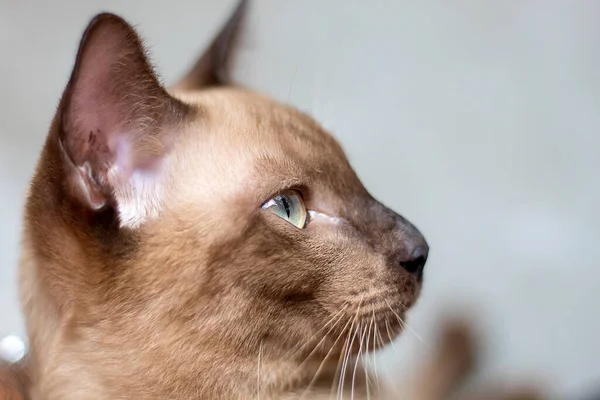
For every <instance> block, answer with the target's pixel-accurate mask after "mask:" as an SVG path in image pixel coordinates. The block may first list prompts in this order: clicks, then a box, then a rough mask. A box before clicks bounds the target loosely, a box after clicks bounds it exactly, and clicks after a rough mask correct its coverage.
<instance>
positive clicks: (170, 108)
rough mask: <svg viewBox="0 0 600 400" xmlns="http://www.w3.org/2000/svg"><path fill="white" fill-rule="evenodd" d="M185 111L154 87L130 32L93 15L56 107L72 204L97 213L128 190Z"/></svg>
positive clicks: (157, 157)
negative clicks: (114, 197)
mask: <svg viewBox="0 0 600 400" xmlns="http://www.w3.org/2000/svg"><path fill="white" fill-rule="evenodd" d="M186 112H187V107H186V106H185V105H184V104H182V103H181V102H179V101H178V100H176V99H174V98H173V97H171V96H170V95H169V94H168V93H167V91H166V90H165V89H164V88H163V87H162V85H161V84H160V83H159V80H158V78H157V76H156V75H155V73H154V71H153V69H152V66H151V64H150V62H149V61H148V57H147V56H146V53H145V50H144V47H143V45H142V42H141V40H140V38H139V37H138V35H137V33H136V32H135V30H134V29H133V28H132V27H131V26H130V25H129V24H128V23H127V22H126V21H124V20H123V19H122V18H120V17H118V16H116V15H114V14H108V13H104V14H100V15H98V16H97V17H95V18H94V19H93V20H92V21H91V23H90V24H89V26H88V28H87V29H86V31H85V33H84V34H83V37H82V40H81V43H80V46H79V51H78V54H77V59H76V62H75V67H74V69H73V73H72V75H71V78H70V80H69V83H68V85H67V88H66V90H65V92H64V94H63V98H62V100H61V105H60V107H59V110H58V118H59V122H60V124H59V126H60V132H59V137H60V145H61V149H62V153H63V156H64V157H63V158H64V163H65V172H66V174H67V178H68V181H69V188H70V189H71V191H72V193H73V194H74V196H75V197H76V198H77V200H79V201H81V202H82V203H83V204H84V205H85V206H87V207H89V208H91V209H98V208H102V207H103V206H105V205H106V204H107V202H108V201H109V199H110V198H111V197H113V196H115V195H116V194H118V193H125V192H128V190H129V189H131V188H130V187H129V186H128V184H129V183H130V182H129V181H130V178H131V177H132V176H133V175H134V174H135V173H136V172H139V171H143V172H152V171H153V169H155V168H156V166H157V165H159V164H160V161H161V160H162V158H163V157H164V156H165V154H166V153H167V151H168V149H169V147H170V144H171V143H172V142H173V138H174V134H175V133H176V131H177V130H178V129H177V128H178V126H179V125H181V123H182V121H183V119H184V115H185V113H186ZM145 176H152V174H150V175H148V174H146V175H145ZM117 201H118V199H117Z"/></svg>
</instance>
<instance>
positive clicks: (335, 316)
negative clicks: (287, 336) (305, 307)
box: [287, 304, 349, 358]
mask: <svg viewBox="0 0 600 400" xmlns="http://www.w3.org/2000/svg"><path fill="white" fill-rule="evenodd" d="M348 307H349V306H348V304H346V305H345V306H344V307H342V308H341V309H340V310H339V311H338V312H336V313H335V314H334V315H333V316H331V318H329V320H327V322H326V323H325V324H324V325H323V326H322V327H321V328H320V329H319V330H318V331H316V332H315V333H313V334H312V335H311V336H310V338H308V339H307V340H306V341H305V342H304V343H301V344H299V345H298V346H297V347H295V348H294V349H292V351H291V352H290V354H289V355H288V356H287V358H294V357H295V356H296V355H297V354H298V353H299V352H300V351H302V350H303V349H304V348H305V347H306V346H308V345H309V344H311V342H312V340H313V339H314V338H316V337H317V335H319V334H320V333H321V332H322V331H323V330H324V329H326V328H327V327H328V326H329V324H331V323H332V322H333V321H334V320H335V319H336V318H337V317H338V316H340V314H342V313H343V312H344V311H345V310H346V309H347V308H348Z"/></svg>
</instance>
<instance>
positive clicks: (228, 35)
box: [173, 0, 249, 91]
mask: <svg viewBox="0 0 600 400" xmlns="http://www.w3.org/2000/svg"><path fill="white" fill-rule="evenodd" d="M248 2H249V0H239V2H238V4H237V6H236V8H235V9H234V11H233V13H232V14H231V16H230V17H229V19H228V20H227V22H226V23H225V25H223V27H222V28H221V30H220V31H219V33H218V34H217V35H216V36H215V38H214V39H213V41H212V43H211V44H210V46H209V48H208V49H207V50H206V52H205V53H204V54H203V55H202V56H201V57H200V58H199V59H198V61H197V62H196V64H194V66H193V67H192V68H191V69H190V71H189V72H188V73H187V74H186V75H185V76H184V77H183V78H182V79H181V80H180V81H179V82H178V83H177V84H176V85H174V86H173V88H174V89H176V90H183V91H186V90H197V89H202V88H206V87H212V86H225V85H231V84H232V81H231V77H230V73H231V69H232V67H233V62H234V59H235V55H236V48H237V45H238V44H239V41H240V38H241V32H242V30H243V25H244V22H245V19H246V18H245V17H246V14H247V9H248Z"/></svg>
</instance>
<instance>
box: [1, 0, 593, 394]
mask: <svg viewBox="0 0 600 400" xmlns="http://www.w3.org/2000/svg"><path fill="white" fill-rule="evenodd" d="M234 2H235V1H232V0H227V1H224V0H223V1H210V0H185V1H176V2H166V1H158V0H153V1H142V0H130V1H127V2H124V1H117V0H114V1H102V2H100V1H90V0H55V1H52V2H48V1H41V0H39V1H30V0H0V57H1V62H0V187H1V188H2V198H1V202H0V205H1V207H0V221H2V223H1V224H0V310H1V318H0V336H2V335H5V334H8V333H17V334H22V333H23V326H22V319H21V317H20V311H19V305H18V300H17V293H16V266H17V259H18V245H19V235H20V219H21V214H22V206H23V200H24V196H25V194H26V190H27V186H28V180H29V179H30V176H31V174H32V172H33V169H34V165H35V163H36V160H37V157H38V155H39V150H40V149H41V145H42V143H43V140H44V137H45V135H46V131H47V128H48V126H49V123H50V120H51V118H52V116H53V113H54V110H55V107H56V105H57V102H58V100H59V98H60V95H61V92H62V89H63V87H64V85H65V84H66V80H67V78H68V75H69V73H70V70H71V67H72V64H73V61H74V55H75V50H76V46H77V43H78V41H79V38H80V35H81V33H82V30H83V29H84V27H85V25H86V24H87V22H88V20H89V18H91V17H92V16H93V14H94V13H96V12H98V11H102V10H110V11H114V12H118V13H120V14H121V15H123V16H124V17H126V18H127V19H129V20H130V21H131V22H133V23H134V24H137V26H138V28H139V29H140V31H141V32H142V35H143V36H144V37H145V38H146V40H147V43H148V44H149V45H150V48H151V53H152V55H153V58H154V60H155V62H156V64H157V66H158V70H159V71H160V72H161V75H162V77H163V78H164V79H165V81H167V82H173V80H174V79H175V78H176V77H178V76H179V74H181V73H182V72H183V71H184V69H185V68H187V67H188V66H189V63H190V62H192V60H194V59H195V57H196V56H197V55H198V52H199V51H200V50H201V49H202V48H203V46H204V45H206V44H207V42H208V41H209V39H210V38H211V36H212V34H213V33H214V32H215V31H216V29H218V27H219V25H220V24H221V23H222V22H223V21H224V19H225V18H226V16H227V15H228V13H229V11H230V9H231V7H232V5H233V4H234ZM234 77H235V78H236V80H237V81H238V82H239V83H242V84H244V85H246V86H249V87H251V88H254V89H257V90H260V91H262V92H266V93H268V94H270V95H272V96H274V97H275V98H277V99H279V100H282V101H284V102H289V103H291V104H293V105H296V106H298V107H299V108H301V109H303V110H305V111H307V112H309V113H310V114H312V115H313V116H314V117H315V118H316V119H317V120H319V121H320V122H322V123H323V124H324V125H325V127H326V128H327V129H329V130H330V131H332V132H333V133H334V134H335V136H336V137H337V138H338V139H339V140H340V141H341V143H342V145H343V146H344V147H345V149H346V150H347V152H348V154H349V157H350V160H351V162H352V164H353V165H354V166H355V168H356V169H357V171H358V174H359V175H360V177H361V178H362V179H363V181H364V183H365V185H366V187H367V188H368V189H369V190H370V191H371V192H372V193H373V194H374V195H375V196H376V197H378V198H379V199H380V200H382V201H383V202H384V203H386V204H387V205H389V206H391V207H392V208H394V209H396V210H397V211H399V212H400V213H402V214H403V215H405V216H406V217H407V218H409V219H410V220H412V221H413V222H414V223H415V224H416V225H417V226H418V227H419V228H420V229H421V230H422V231H423V232H424V233H425V235H426V236H427V238H428V240H429V242H430V244H431V248H432V253H431V258H430V262H429V263H428V266H427V269H426V285H425V290H424V292H423V296H422V298H421V301H420V303H419V304H418V306H417V307H416V308H415V309H414V311H413V312H412V313H411V314H410V319H409V324H410V326H411V327H412V330H414V331H415V332H417V333H418V334H419V336H421V337H422V339H423V340H422V341H421V340H419V339H418V338H417V337H416V335H415V334H413V333H412V332H411V331H408V332H407V333H406V334H405V335H404V337H402V338H401V339H400V340H399V342H398V343H397V346H396V350H393V349H390V350H388V351H387V352H386V353H385V354H383V358H382V361H381V363H383V365H384V366H385V368H386V369H387V370H394V369H397V368H400V369H402V368H406V369H408V370H409V369H410V367H411V365H414V362H416V360H418V359H419V358H420V357H422V356H423V355H424V354H426V352H427V351H428V348H429V343H431V341H432V340H433V338H434V337H435V333H436V324H437V323H438V322H437V320H436V317H437V316H439V315H440V314H443V313H445V312H447V310H448V307H450V306H451V305H452V304H454V305H455V307H454V308H456V306H458V308H461V307H467V308H468V309H469V310H470V311H474V312H475V315H477V320H478V321H479V324H480V327H481V330H482V332H483V333H484V334H486V335H487V336H485V344H486V349H487V350H488V354H489V355H490V358H489V359H488V362H487V363H486V364H485V367H486V373H485V376H486V377H487V376H489V377H496V378H498V377H499V378H507V379H508V378H511V377H517V378H522V377H521V376H519V374H522V373H527V374H531V376H533V377H535V378H538V379H540V380H541V382H546V383H548V384H549V385H550V387H551V388H553V389H555V390H556V391H557V392H558V393H573V394H578V393H584V392H585V391H586V390H587V389H589V388H592V387H593V385H594V384H595V383H598V384H600V318H599V314H600V312H599V311H598V305H599V303H600V290H598V286H599V282H600V265H598V262H597V260H598V258H599V257H600V247H599V246H598V242H599V241H600V212H598V209H597V207H598V206H600V184H599V180H598V178H597V173H598V172H599V167H600V160H599V159H598V152H599V150H600V147H599V146H600V136H599V130H600V112H599V110H600V2H597V1H578V2H575V1H562V2H558V1H544V2H539V1H517V0H514V1H480V0H472V1H457V2H443V1H438V2H408V1H399V0H397V1H394V0H388V1H383V0H376V1H372V2H367V1H365V0H343V1H342V0H302V1H300V0H297V1H290V0H253V1H252V8H251V12H250V15H249V19H248V25H247V36H246V38H245V40H244V47H243V49H242V56H241V57H240V59H239V63H238V65H237V66H236V69H235V74H234Z"/></svg>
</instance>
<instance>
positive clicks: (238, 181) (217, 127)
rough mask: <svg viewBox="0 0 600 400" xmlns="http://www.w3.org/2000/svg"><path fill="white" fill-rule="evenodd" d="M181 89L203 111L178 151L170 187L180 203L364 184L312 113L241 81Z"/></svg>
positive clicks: (173, 157)
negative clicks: (222, 86)
mask: <svg viewBox="0 0 600 400" xmlns="http://www.w3.org/2000/svg"><path fill="white" fill-rule="evenodd" d="M175 95H176V96H177V97H178V98H180V99H181V100H182V101H184V102H185V103H187V104H189V105H191V106H192V107H193V108H194V110H195V111H196V112H194V113H192V116H191V120H190V121H189V123H188V124H186V127H185V128H184V131H183V132H182V134H181V135H179V140H177V143H176V145H175V147H174V148H173V149H172V154H171V160H172V162H171V168H170V173H169V174H168V182H166V183H167V184H168V185H169V186H170V188H169V189H168V190H167V191H168V192H170V193H171V194H173V195H177V199H176V200H175V201H176V202H177V203H178V204H186V203H187V202H188V201H189V200H190V199H192V200H193V201H194V202H201V203H206V204H208V203H212V204H216V203H218V202H219V201H223V200H224V199H231V198H238V199H239V198H240V197H244V198H249V199H251V198H253V200H254V201H257V200H258V199H259V198H261V197H264V196H269V195H272V194H274V193H276V192H277V191H280V190H285V189H288V188H290V187H303V186H306V187H317V186H319V185H320V186H323V187H326V188H327V190H328V191H330V192H331V193H336V192H340V194H341V190H338V188H337V186H338V182H341V183H339V186H340V187H346V188H347V187H349V186H353V184H354V183H355V184H356V186H357V187H362V186H361V184H360V182H359V181H358V180H357V179H356V175H355V174H354V171H353V170H352V168H351V166H350V164H349V163H348V161H347V159H346V156H345V154H344V152H343V150H342V148H341V147H340V145H339V144H338V143H337V141H336V140H335V139H334V138H333V137H332V136H331V135H330V134H328V133H327V132H326V131H325V130H323V128H321V127H320V126H319V125H318V124H317V123H316V122H315V121H314V120H313V119H312V118H311V117H309V116H307V115H306V114H303V113H301V112H299V111H297V110H295V109H292V108H290V107H288V106H286V105H283V104H280V103H277V102H276V101H274V100H271V99H269V98H266V97H263V96H262V95H260V94H255V93H252V92H247V91H244V90H238V89H231V88H227V89H210V90H203V91H198V92H191V93H188V92H186V93H182V94H178V93H175ZM332 177H335V179H334V180H333V178H332ZM241 194H243V195H241Z"/></svg>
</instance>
